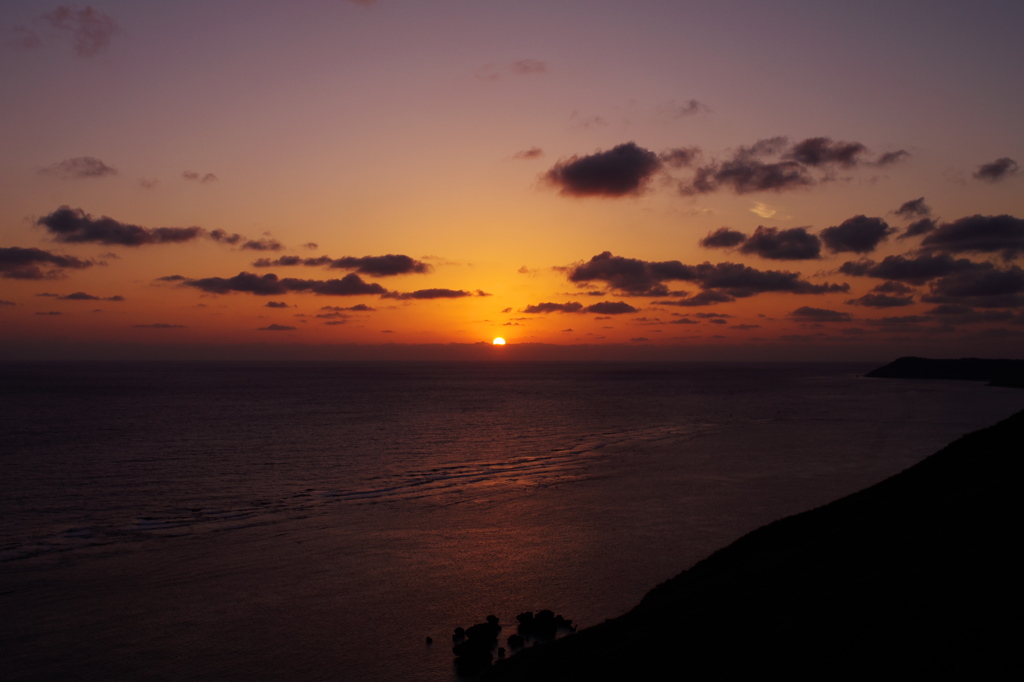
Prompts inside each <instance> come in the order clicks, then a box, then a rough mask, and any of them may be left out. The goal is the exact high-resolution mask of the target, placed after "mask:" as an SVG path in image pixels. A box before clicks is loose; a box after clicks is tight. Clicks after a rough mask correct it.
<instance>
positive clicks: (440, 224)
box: [0, 0, 1024, 360]
mask: <svg viewBox="0 0 1024 682" xmlns="http://www.w3.org/2000/svg"><path fill="white" fill-rule="evenodd" d="M510 5H511V4H510V3H497V2H470V1H469V0H446V1H439V2H436V3H416V2H411V0H404V1H403V0H375V1H372V0H365V1H362V2H354V1H349V0H333V1H328V0H300V1H299V2H295V3H287V4H285V3H278V2H271V1H270V0H257V1H255V2H246V3H241V2H237V1H234V0H212V1H209V2H199V1H198V0H186V1H183V2H180V3H173V4H167V5H162V4H161V5H151V4H149V3H146V4H140V3H131V2H127V1H124V0H119V1H112V2H101V3H97V4H94V5H90V6H59V5H56V4H50V3H45V2H38V1H29V0H13V1H12V2H9V3H6V5H5V10H4V12H3V14H2V15H0V60H2V61H3V62H4V68H3V69H2V70H0V84H2V86H3V91H4V92H5V97H4V103H3V104H2V105H0V117H2V118H0V120H2V121H3V126H2V128H0V131H2V132H0V135H2V136H3V140H4V150H5V153H4V155H3V158H2V159H0V207H2V213H0V359H12V360H19V359H88V358H113V357H118V356H119V354H120V353H121V352H122V351H123V349H124V348H126V347H131V348H132V349H133V350H132V354H133V357H147V350H146V349H147V348H148V349H151V353H150V356H151V357H153V358H155V359H159V358H163V357H169V356H173V355H174V353H170V355H168V351H167V349H168V348H193V349H197V350H196V351H195V353H193V354H192V355H191V356H190V357H192V356H194V357H202V356H203V351H202V349H204V348H216V349H220V350H219V351H218V352H217V353H215V355H217V357H223V356H224V354H225V353H227V354H228V355H230V349H231V348H236V347H237V348H242V347H263V346H266V347H274V348H279V349H283V350H279V351H275V354H272V355H273V357H281V358H287V357H302V356H303V351H302V349H303V348H304V347H309V348H312V347H317V348H324V347H330V346H332V345H337V346H338V347H340V348H341V347H348V345H349V344H358V345H367V346H376V345H379V344H398V345H400V346H408V353H407V356H408V357H410V358H415V357H420V355H417V353H418V351H417V350H416V349H417V347H419V346H422V345H424V344H478V343H481V342H483V343H485V344H487V345H488V346H489V345H490V341H491V339H493V338H494V337H497V336H501V337H504V338H505V339H507V341H508V346H507V347H506V348H498V349H491V350H490V351H488V352H495V353H502V352H505V351H511V352H515V347H516V346H525V345H527V344H542V345H553V346H574V345H588V346H591V345H594V346H606V347H607V348H608V349H609V353H610V354H611V355H612V356H615V357H621V358H623V359H629V358H632V357H647V356H648V355H649V354H650V351H649V349H648V347H657V348H658V349H659V351H658V352H659V353H660V354H659V355H658V357H663V358H664V357H671V358H676V359H680V360H685V359H752V358H753V359H768V360H770V359H815V360H818V359H837V360H838V359H845V358H858V359H866V358H870V359H886V358H889V357H890V356H894V355H911V354H915V355H936V356H948V355H975V356H997V355H998V356H1018V357H1019V356H1020V350H1019V349H1020V348H1021V347H1022V341H1024V269H1022V268H1021V265H1022V260H1024V192H1022V191H1021V189H1022V184H1021V183H1022V182H1024V173H1021V172H1020V171H1019V167H1018V162H1024V136H1021V134H1020V121H1021V120H1024V85H1022V84H1021V81H1020V78H1019V74H1018V73H1017V71H1018V70H1019V69H1018V67H1019V64H1021V63H1024V45H1022V44H1021V42H1020V40H1019V38H1018V37H1017V36H1016V33H1015V31H1016V27H1019V26H1020V25H1021V20H1022V19H1024V7H1021V6H1020V5H1019V4H1018V3H1004V2H994V1H993V2H983V3H979V4H975V5H973V6H972V7H970V8H968V7H966V6H963V4H962V3H958V2H954V1H952V0H948V1H942V2H936V3H929V5H928V10H927V12H922V11H919V9H920V8H919V6H918V4H917V3H914V2H910V1H909V0H906V1H898V2H888V3H880V2H866V3H860V4H858V5H857V6H856V7H853V6H847V5H845V4H843V5H839V4H833V3H814V2H809V1H804V0H789V1H769V2H763V3H753V2H742V1H740V0H733V1H724V2H714V3H712V2H687V3H680V2H669V1H668V0H641V1H639V2H624V1H620V0H594V1H592V2H583V1H582V0H567V1H565V2H554V3H552V2H541V1H540V0H535V1H534V0H528V1H524V2H519V3H514V6H510ZM161 228H171V229H161ZM187 228H197V229H194V230H192V231H188V229H187ZM606 253H607V254H608V255H602V254H606ZM385 257H391V258H385ZM261 260H262V261H263V262H260V261H261ZM243 273H246V274H243ZM539 347H540V346H538V348H539ZM644 349H648V350H644ZM341 357H344V353H341ZM422 357H427V356H422ZM559 357H563V356H561V355H560V356H559Z"/></svg>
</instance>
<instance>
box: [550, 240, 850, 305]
mask: <svg viewBox="0 0 1024 682" xmlns="http://www.w3.org/2000/svg"><path fill="white" fill-rule="evenodd" d="M568 278H569V281H571V282H576V283H581V282H590V281H593V280H600V281H604V282H607V283H608V284H609V285H610V286H611V287H612V288H613V289H615V290H617V291H619V292H621V293H624V294H627V295H632V296H668V295H672V292H670V291H669V290H668V288H667V287H666V286H665V284H664V282H666V281H672V280H682V281H690V282H697V283H699V284H700V285H701V287H702V288H704V289H717V290H719V291H720V292H721V293H724V294H726V295H728V296H732V297H737V298H743V297H747V296H753V295H754V294H758V293H763V292H769V291H785V292H790V293H800V294H820V293H831V292H841V291H848V290H849V286H848V285H846V284H828V283H825V284H811V283H810V282H808V281H806V280H803V279H800V274H799V273H795V272H785V271H780V270H757V269H755V268H751V267H749V266H746V265H741V264H739V263H728V262H726V263H716V264H712V263H709V262H706V261H705V262H704V263H702V264H700V265H684V264H682V263H680V262H679V261H661V262H656V261H655V262H648V261H642V260H638V259H635V258H623V257H621V256H613V255H612V254H611V252H609V251H605V252H603V253H600V254H598V255H596V256H594V257H593V258H591V259H590V260H589V261H587V262H586V263H583V264H580V265H577V266H575V267H572V268H569V269H568Z"/></svg>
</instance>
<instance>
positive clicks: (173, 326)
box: [132, 322, 185, 329]
mask: <svg viewBox="0 0 1024 682" xmlns="http://www.w3.org/2000/svg"><path fill="white" fill-rule="evenodd" d="M132 327H133V328H135V329H185V325H183V324H165V323H163V322H154V323H153V324H133V325H132Z"/></svg>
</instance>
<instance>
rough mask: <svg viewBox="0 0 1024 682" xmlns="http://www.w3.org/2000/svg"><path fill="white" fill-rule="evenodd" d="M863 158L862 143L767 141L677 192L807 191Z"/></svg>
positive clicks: (713, 166)
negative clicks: (807, 188)
mask: <svg viewBox="0 0 1024 682" xmlns="http://www.w3.org/2000/svg"><path fill="white" fill-rule="evenodd" d="M866 153H867V148H866V147H865V146H864V145H863V144H861V143H860V142H835V141H833V140H832V139H831V138H828V137H811V138H807V139H806V140H803V141H801V142H797V143H796V144H792V145H791V144H790V143H789V140H788V138H786V137H781V136H780V137H770V138H765V139H762V140H758V141H757V142H755V143H754V144H753V145H750V146H749V147H739V148H738V149H737V150H736V151H735V152H734V153H733V155H732V156H731V157H730V158H727V159H725V160H723V161H715V160H713V161H711V162H710V163H708V164H705V165H703V166H699V167H698V168H697V169H696V171H695V172H694V175H693V177H692V178H691V179H690V180H689V181H687V182H684V183H681V184H680V186H679V191H680V192H681V193H682V194H684V195H693V194H708V193H711V192H717V191H719V190H722V189H731V190H732V191H733V192H735V193H736V194H748V193H751V192H766V191H773V192H781V191H785V190H790V189H797V188H800V187H809V186H812V185H816V184H819V183H821V182H824V181H827V180H830V179H832V176H833V173H834V171H835V169H837V168H842V169H850V168H854V167H857V166H860V165H864V164H866V163H867V161H865V159H864V156H865V154H866ZM902 155H906V152H902V151H901V152H894V153H893V154H891V155H885V156H883V158H882V159H879V160H878V161H876V162H875V163H876V164H881V163H892V162H893V161H896V160H898V159H899V158H901V156H902ZM883 159H887V160H883Z"/></svg>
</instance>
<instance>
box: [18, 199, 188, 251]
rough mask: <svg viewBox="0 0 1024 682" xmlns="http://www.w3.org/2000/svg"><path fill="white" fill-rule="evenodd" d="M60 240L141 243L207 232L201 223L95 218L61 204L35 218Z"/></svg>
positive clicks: (176, 239)
mask: <svg viewBox="0 0 1024 682" xmlns="http://www.w3.org/2000/svg"><path fill="white" fill-rule="evenodd" d="M36 224H37V225H42V226H43V227H45V228H46V229H47V230H49V231H50V233H51V234H53V235H54V236H55V238H56V239H57V241H59V242H69V243H82V242H93V243H97V244H119V245H121V246H142V245H145V244H174V243H180V242H188V241H192V240H194V239H197V238H199V237H201V236H203V235H204V234H205V230H203V228H201V227H153V228H147V227H140V226H138V225H130V224H127V223H122V222H118V221H117V220H114V219H113V218H109V217H107V216H103V217H101V218H93V217H92V216H91V215H89V214H88V213H86V212H85V211H83V210H82V209H80V208H71V207H69V206H61V207H60V208H58V209H57V210H56V211H54V212H53V213H51V214H49V215H46V216H43V217H42V218H40V219H39V220H37V221H36Z"/></svg>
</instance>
